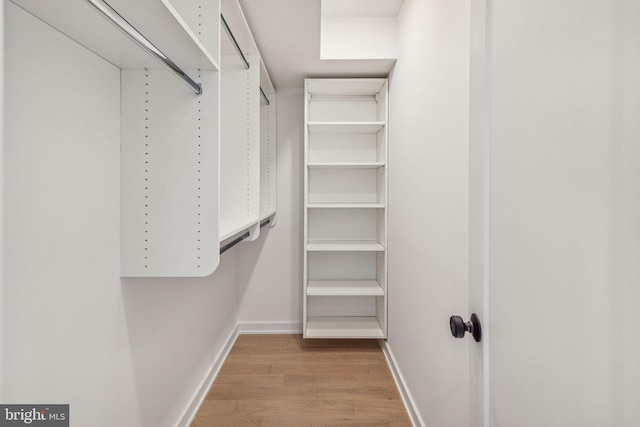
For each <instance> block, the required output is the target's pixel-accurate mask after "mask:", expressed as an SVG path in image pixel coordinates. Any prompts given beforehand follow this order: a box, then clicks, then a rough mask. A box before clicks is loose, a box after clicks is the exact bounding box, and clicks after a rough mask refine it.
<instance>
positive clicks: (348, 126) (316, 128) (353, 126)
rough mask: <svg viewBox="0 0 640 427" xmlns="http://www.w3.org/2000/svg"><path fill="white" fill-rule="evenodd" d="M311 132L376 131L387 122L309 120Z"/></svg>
mask: <svg viewBox="0 0 640 427" xmlns="http://www.w3.org/2000/svg"><path fill="white" fill-rule="evenodd" d="M307 125H308V127H309V132H316V133H376V132H378V131H379V130H380V129H382V128H383V127H384V126H385V122H309V123H308V124H307Z"/></svg>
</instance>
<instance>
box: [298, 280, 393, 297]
mask: <svg viewBox="0 0 640 427" xmlns="http://www.w3.org/2000/svg"><path fill="white" fill-rule="evenodd" d="M307 295H309V296H383V295H384V290H383V289H382V286H380V283H378V281H377V280H309V282H308V283H307Z"/></svg>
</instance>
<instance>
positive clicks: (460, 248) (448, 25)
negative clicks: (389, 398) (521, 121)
mask: <svg viewBox="0 0 640 427" xmlns="http://www.w3.org/2000/svg"><path fill="white" fill-rule="evenodd" d="M398 27H399V35H398V42H399V57H398V61H397V63H396V66H395V69H394V70H393V73H392V76H391V84H390V107H389V111H390V119H389V121H390V125H389V130H390V137H389V149H390V155H389V162H390V166H389V244H388V247H389V340H388V343H389V347H390V349H391V351H392V353H393V355H394V357H395V359H396V362H397V365H398V367H399V369H400V371H401V373H402V375H403V377H404V379H405V381H406V384H407V386H408V389H409V391H410V394H411V395H412V398H413V400H414V403H415V406H416V408H417V410H418V411H419V413H420V415H421V417H422V420H423V422H424V424H425V425H427V426H437V427H459V426H465V425H468V423H469V415H468V411H469V410H468V408H469V399H468V390H469V386H468V344H467V341H466V340H464V341H463V340H455V339H453V338H452V337H451V333H450V331H449V316H450V315H452V314H460V315H462V316H464V317H468V313H467V302H468V298H467V249H468V244H467V211H468V206H467V197H468V194H467V193H468V192H467V189H468V188H467V187H468V184H467V177H468V167H467V166H468V165H467V162H468V158H467V157H468V146H467V141H468V115H469V110H468V109H469V101H468V96H469V5H468V2H466V1H461V0H453V1H451V0H428V1H425V0H406V1H405V3H404V6H403V8H402V10H401V12H400V15H399V17H398Z"/></svg>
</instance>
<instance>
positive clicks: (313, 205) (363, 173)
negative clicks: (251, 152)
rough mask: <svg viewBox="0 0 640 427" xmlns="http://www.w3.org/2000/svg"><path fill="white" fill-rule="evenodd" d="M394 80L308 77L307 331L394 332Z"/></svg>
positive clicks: (312, 334)
mask: <svg viewBox="0 0 640 427" xmlns="http://www.w3.org/2000/svg"><path fill="white" fill-rule="evenodd" d="M387 85H388V81H387V80H386V79H379V78H378V79H375V78H374V79H359V78H355V79H351V78H347V79H306V80H305V156H304V158H305V168H304V171H305V174H304V175H305V185H304V188H305V192H304V203H305V204H304V227H305V228H304V230H305V234H304V239H305V246H304V250H305V254H304V257H303V259H304V266H303V277H304V280H303V287H304V303H303V332H304V337H305V338H368V339H379V338H385V337H386V335H387V279H386V277H387V253H386V251H387V249H386V245H387V172H388V171H387V166H388V163H387V159H388V156H387V152H388V145H387V138H388V129H387V120H388V88H387Z"/></svg>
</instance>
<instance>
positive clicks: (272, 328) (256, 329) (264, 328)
mask: <svg viewBox="0 0 640 427" xmlns="http://www.w3.org/2000/svg"><path fill="white" fill-rule="evenodd" d="M238 327H239V328H240V333H241V334H301V333H302V324H301V323H299V322H282V323H275V322H258V323H249V322H246V323H240V324H239V325H238Z"/></svg>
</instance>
